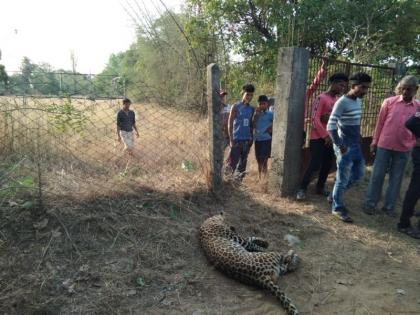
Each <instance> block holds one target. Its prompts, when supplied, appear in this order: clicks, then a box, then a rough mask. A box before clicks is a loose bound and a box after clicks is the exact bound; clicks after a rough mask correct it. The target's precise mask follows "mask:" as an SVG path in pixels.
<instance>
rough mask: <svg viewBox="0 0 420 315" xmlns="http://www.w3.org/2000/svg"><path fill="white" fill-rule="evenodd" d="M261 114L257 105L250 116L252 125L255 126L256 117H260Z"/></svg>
mask: <svg viewBox="0 0 420 315" xmlns="http://www.w3.org/2000/svg"><path fill="white" fill-rule="evenodd" d="M260 115H261V110H260V108H259V107H257V109H256V110H255V112H254V115H253V116H252V127H253V128H256V127H257V121H258V117H260Z"/></svg>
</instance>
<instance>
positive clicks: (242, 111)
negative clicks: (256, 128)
mask: <svg viewBox="0 0 420 315" xmlns="http://www.w3.org/2000/svg"><path fill="white" fill-rule="evenodd" d="M254 92H255V87H254V86H253V85H252V84H245V85H244V86H243V87H242V100H241V102H239V103H237V104H235V105H233V106H232V108H231V110H230V114H229V124H228V131H229V139H230V153H229V157H228V159H227V166H226V169H225V172H226V175H231V176H232V175H233V177H234V178H235V179H236V180H238V181H242V179H243V178H244V177H245V171H246V164H247V160H248V154H249V149H250V148H251V146H252V142H253V135H252V134H253V127H252V117H253V115H254V108H253V107H252V106H251V105H250V102H251V100H252V97H253V96H254Z"/></svg>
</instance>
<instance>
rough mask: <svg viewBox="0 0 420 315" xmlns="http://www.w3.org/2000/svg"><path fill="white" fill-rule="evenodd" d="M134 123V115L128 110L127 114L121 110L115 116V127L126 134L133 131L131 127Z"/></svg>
mask: <svg viewBox="0 0 420 315" xmlns="http://www.w3.org/2000/svg"><path fill="white" fill-rule="evenodd" d="M135 123H136V115H135V114H134V112H133V111H132V110H129V111H128V112H127V113H126V112H124V111H123V110H122V109H121V110H120V111H119V112H118V114H117V126H118V127H120V130H124V131H127V132H130V131H133V125H134V124H135Z"/></svg>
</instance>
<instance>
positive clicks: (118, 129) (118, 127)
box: [117, 113, 121, 141]
mask: <svg viewBox="0 0 420 315" xmlns="http://www.w3.org/2000/svg"><path fill="white" fill-rule="evenodd" d="M120 130H121V128H120V113H118V114H117V137H118V141H121V135H120Z"/></svg>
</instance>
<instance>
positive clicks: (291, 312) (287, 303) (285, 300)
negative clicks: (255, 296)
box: [266, 280, 299, 315]
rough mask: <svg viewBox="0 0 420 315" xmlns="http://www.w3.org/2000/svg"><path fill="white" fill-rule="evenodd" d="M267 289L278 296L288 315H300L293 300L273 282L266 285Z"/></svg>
mask: <svg viewBox="0 0 420 315" xmlns="http://www.w3.org/2000/svg"><path fill="white" fill-rule="evenodd" d="M266 289H267V290H268V291H270V292H271V293H272V294H274V295H275V296H276V298H277V299H278V300H279V301H280V303H281V305H282V306H283V308H284V309H285V310H286V312H287V314H288V315H299V311H298V310H297V308H296V306H295V305H294V304H293V302H292V300H291V299H290V298H289V297H288V296H287V295H286V293H284V292H283V291H282V290H281V289H280V287H279V286H278V285H276V284H275V283H274V282H273V281H272V280H270V281H269V282H268V283H267V284H266Z"/></svg>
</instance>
